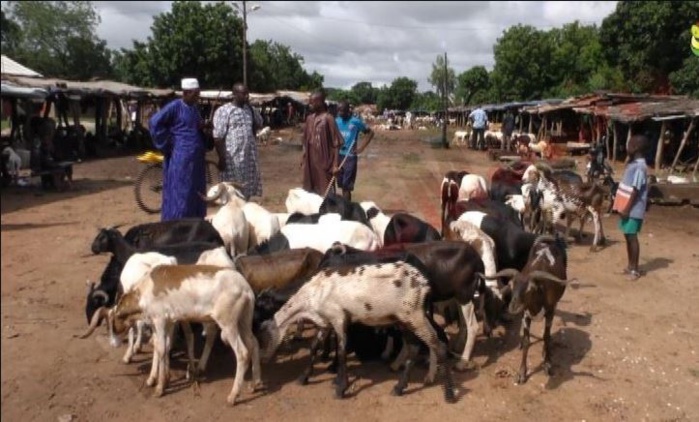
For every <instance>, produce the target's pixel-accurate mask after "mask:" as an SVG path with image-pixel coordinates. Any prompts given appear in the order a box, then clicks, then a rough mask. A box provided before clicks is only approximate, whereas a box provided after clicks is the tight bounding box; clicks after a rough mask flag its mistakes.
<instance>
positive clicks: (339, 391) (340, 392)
mask: <svg viewBox="0 0 699 422" xmlns="http://www.w3.org/2000/svg"><path fill="white" fill-rule="evenodd" d="M335 398H336V399H338V400H342V399H344V398H345V389H344V388H342V387H339V386H338V387H335Z"/></svg>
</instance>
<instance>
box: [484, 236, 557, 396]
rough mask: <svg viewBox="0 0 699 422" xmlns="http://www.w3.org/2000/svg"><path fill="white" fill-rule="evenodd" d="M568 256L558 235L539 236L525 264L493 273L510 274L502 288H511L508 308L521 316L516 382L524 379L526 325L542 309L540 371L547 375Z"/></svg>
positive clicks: (527, 342) (499, 275)
mask: <svg viewBox="0 0 699 422" xmlns="http://www.w3.org/2000/svg"><path fill="white" fill-rule="evenodd" d="M567 266H568V258H567V255H566V246H565V241H563V239H561V238H560V237H556V238H555V239H553V238H551V237H550V236H541V237H539V238H538V239H537V240H536V241H535V242H534V244H533V245H532V248H531V250H530V251H529V254H528V259H527V264H526V266H525V267H524V269H522V270H521V271H518V270H516V269H514V268H507V269H504V270H501V271H499V272H498V273H497V274H495V275H493V277H492V278H497V277H511V280H510V282H509V283H508V286H507V287H506V289H509V290H511V291H512V300H511V301H510V305H509V312H510V313H511V314H513V315H519V314H521V313H522V312H524V316H523V319H522V341H521V348H522V363H521V365H520V369H519V375H518V376H517V383H518V384H522V383H524V382H526V380H527V353H528V352H529V327H530V324H531V320H532V317H534V316H536V315H539V314H540V313H541V312H542V311H543V312H544V319H545V324H546V325H545V327H544V365H543V368H544V372H545V373H546V375H549V376H550V375H551V325H552V323H553V315H554V313H555V312H556V306H557V305H558V301H559V300H560V299H561V297H562V296H563V293H564V292H565V288H566V284H567V283H568V281H567V280H566V279H567Z"/></svg>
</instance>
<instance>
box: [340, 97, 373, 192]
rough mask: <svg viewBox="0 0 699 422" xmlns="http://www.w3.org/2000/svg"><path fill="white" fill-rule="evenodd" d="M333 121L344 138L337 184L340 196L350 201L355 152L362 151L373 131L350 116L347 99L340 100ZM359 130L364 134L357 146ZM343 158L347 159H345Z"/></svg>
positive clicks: (355, 170) (371, 137)
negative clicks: (340, 190) (340, 191)
mask: <svg viewBox="0 0 699 422" xmlns="http://www.w3.org/2000/svg"><path fill="white" fill-rule="evenodd" d="M335 122H336V123H337V128H338V129H340V133H341V134H342V137H343V138H344V139H345V143H344V144H343V145H342V147H341V148H340V157H339V162H340V163H342V162H343V160H344V163H345V164H343V165H342V168H340V172H339V173H338V175H337V184H338V186H339V187H340V188H341V189H342V197H343V198H345V199H347V200H348V201H351V200H352V191H353V190H354V181H355V180H356V179H357V154H361V153H362V152H364V150H365V149H366V147H367V146H368V145H369V143H370V142H371V140H372V139H374V131H372V130H371V129H370V128H368V127H367V126H366V125H365V124H364V122H363V121H362V119H360V118H359V117H355V116H352V114H351V113H350V107H349V103H348V102H347V101H341V102H340V104H339V106H338V108H337V118H336V119H335ZM360 132H361V133H363V134H364V135H365V136H364V137H363V138H362V143H361V145H359V146H357V142H358V140H359V133H360ZM345 158H347V159H346V160H345Z"/></svg>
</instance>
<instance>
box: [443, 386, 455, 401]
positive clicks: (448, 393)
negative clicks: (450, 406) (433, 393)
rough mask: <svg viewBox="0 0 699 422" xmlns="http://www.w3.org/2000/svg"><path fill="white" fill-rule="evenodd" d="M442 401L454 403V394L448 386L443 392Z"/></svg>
mask: <svg viewBox="0 0 699 422" xmlns="http://www.w3.org/2000/svg"><path fill="white" fill-rule="evenodd" d="M444 401H446V402H447V403H456V394H454V389H453V388H449V389H447V390H446V391H445V392H444Z"/></svg>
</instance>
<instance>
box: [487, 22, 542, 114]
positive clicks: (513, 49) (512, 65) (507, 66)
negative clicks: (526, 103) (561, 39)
mask: <svg viewBox="0 0 699 422" xmlns="http://www.w3.org/2000/svg"><path fill="white" fill-rule="evenodd" d="M493 50H494V53H495V67H494V69H493V73H494V74H495V75H497V76H496V77H495V78H494V79H493V80H492V82H493V84H494V85H495V89H496V91H497V94H498V96H499V100H500V101H514V100H533V99H538V98H543V97H544V93H545V91H546V90H547V89H548V87H550V86H552V85H553V84H552V82H553V78H552V71H553V69H552V68H551V60H552V57H553V53H554V48H553V45H552V43H551V38H550V36H549V35H548V34H547V33H546V32H544V31H540V30H538V29H536V28H534V27H533V26H529V25H516V26H512V27H510V28H508V29H507V30H506V31H505V32H504V33H503V35H502V36H501V37H500V38H498V40H497V42H496V44H495V47H494V48H493Z"/></svg>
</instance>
